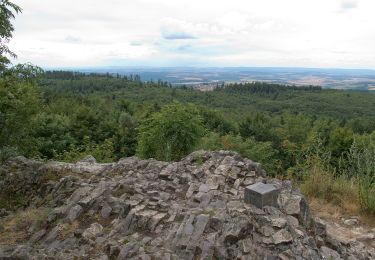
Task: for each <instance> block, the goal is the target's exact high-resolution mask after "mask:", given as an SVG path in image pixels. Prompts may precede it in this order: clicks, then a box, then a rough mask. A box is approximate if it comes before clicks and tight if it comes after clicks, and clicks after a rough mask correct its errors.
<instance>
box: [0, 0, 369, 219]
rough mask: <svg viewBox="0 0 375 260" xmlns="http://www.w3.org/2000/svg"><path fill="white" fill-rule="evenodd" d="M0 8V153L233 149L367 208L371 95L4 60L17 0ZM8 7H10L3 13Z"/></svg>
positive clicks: (52, 155) (160, 154)
mask: <svg viewBox="0 0 375 260" xmlns="http://www.w3.org/2000/svg"><path fill="white" fill-rule="evenodd" d="M6 3H8V5H3V6H2V7H1V8H4V10H5V11H4V12H3V13H4V14H5V17H2V19H3V21H5V22H4V23H1V26H2V28H1V29H2V30H1V32H0V34H1V37H2V39H5V41H1V42H0V43H1V48H0V49H1V55H0V57H1V60H0V160H1V161H4V160H6V159H7V158H9V157H12V156H17V155H23V156H26V157H28V158H36V159H40V160H59V161H67V162H71V161H77V160H80V159H82V158H83V157H85V156H86V155H89V154H90V155H93V156H94V157H95V158H96V159H97V160H98V161H99V162H109V161H114V160H118V159H120V158H123V157H128V156H134V155H136V156H139V157H141V158H155V159H158V160H168V161H174V160H179V159H181V158H182V157H184V156H186V155H187V154H189V153H190V152H192V151H195V150H199V149H204V150H221V149H224V150H234V151H237V152H238V153H240V154H241V155H242V156H244V157H247V158H250V159H252V160H253V161H257V162H260V163H262V165H263V167H264V168H265V169H266V170H267V172H268V174H269V175H270V176H277V177H279V178H283V179H292V180H294V181H295V182H296V183H298V184H299V185H300V187H301V189H302V190H303V191H304V192H305V194H307V195H308V196H314V197H318V198H321V199H324V200H327V201H330V202H333V203H335V204H341V205H342V206H343V207H345V205H346V204H348V202H352V204H353V205H359V207H360V209H361V210H362V211H363V212H367V213H369V214H374V213H375V161H374V158H375V140H374V139H375V110H374V107H375V95H374V94H372V93H367V92H355V91H347V90H346V91H344V90H330V89H322V88H321V87H319V86H307V87H297V86H287V85H276V84H268V83H261V82H253V83H246V84H232V85H228V86H225V87H222V88H217V89H216V90H214V91H210V92H201V91H197V90H194V89H193V88H188V87H182V88H176V87H172V86H171V85H170V84H169V83H168V82H164V81H160V80H159V81H155V82H152V81H151V82H143V81H142V79H141V78H140V77H139V76H138V75H127V76H124V75H118V74H115V75H112V74H108V73H107V74H90V73H79V72H72V71H46V72H44V71H43V70H42V69H40V68H39V67H37V66H34V65H31V64H19V65H14V66H13V65H11V64H10V60H9V58H8V57H10V56H12V57H14V56H15V54H14V53H12V52H11V51H10V50H9V49H8V47H7V44H6V43H7V41H8V40H9V39H10V38H11V37H12V32H13V30H14V28H13V26H12V24H11V23H10V20H11V19H12V18H13V17H14V14H13V12H19V11H20V9H17V8H18V7H17V6H14V5H9V4H11V3H10V2H8V1H6ZM10 10H13V12H12V11H10Z"/></svg>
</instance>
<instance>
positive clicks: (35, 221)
mask: <svg viewBox="0 0 375 260" xmlns="http://www.w3.org/2000/svg"><path fill="white" fill-rule="evenodd" d="M49 212H50V209H49V208H29V209H26V210H23V211H18V212H15V213H13V214H11V215H9V216H7V217H5V218H4V219H2V220H1V222H0V245H13V244H17V243H20V242H24V241H25V240H26V239H27V238H28V233H27V230H28V229H29V228H30V227H31V226H32V225H35V228H36V229H38V228H41V227H42V226H43V225H44V223H45V221H46V219H47V216H48V214H49Z"/></svg>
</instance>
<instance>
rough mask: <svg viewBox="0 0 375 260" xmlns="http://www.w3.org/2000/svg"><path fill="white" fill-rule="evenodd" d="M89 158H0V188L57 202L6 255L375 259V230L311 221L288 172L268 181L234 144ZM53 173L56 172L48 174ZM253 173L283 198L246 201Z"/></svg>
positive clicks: (42, 202)
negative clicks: (334, 230)
mask: <svg viewBox="0 0 375 260" xmlns="http://www.w3.org/2000/svg"><path fill="white" fill-rule="evenodd" d="M89 161H90V160H89ZM89 161H88V162H78V163H74V164H72V163H60V162H48V163H45V164H44V163H41V162H36V161H32V160H27V159H26V158H19V159H15V160H10V161H9V162H8V163H5V164H3V165H0V180H1V181H0V190H2V189H6V188H11V189H12V190H14V191H15V195H21V194H22V195H25V196H26V197H27V199H26V204H27V205H30V207H32V208H33V209H38V208H39V207H41V206H42V207H50V208H51V213H50V214H49V215H48V218H47V221H45V222H44V221H42V222H41V223H42V224H38V225H34V224H33V225H32V226H31V227H30V226H28V227H26V228H25V230H26V231H27V232H29V233H30V235H31V234H33V235H32V236H31V238H29V237H26V238H25V241H20V242H17V243H18V244H17V245H16V246H12V247H9V246H8V247H7V246H4V245H0V257H3V258H4V257H5V258H8V259H9V257H13V258H16V259H45V258H46V257H47V258H49V259H103V260H104V259H145V260H149V259H170V260H174V259H176V260H177V259H298V260H300V259H319V258H320V257H322V256H324V257H329V256H333V257H340V258H345V259H375V252H374V250H373V249H371V248H369V247H368V245H371V243H373V237H374V236H373V233H375V232H372V231H371V232H369V233H368V234H363V236H360V237H358V239H357V240H352V241H342V239H341V240H339V239H338V238H336V237H334V236H333V235H332V234H327V229H326V226H325V224H324V222H323V221H321V220H319V219H314V220H313V221H310V219H311V216H310V213H309V210H308V205H307V202H306V200H305V198H304V197H303V195H302V194H301V193H300V191H299V190H298V189H295V188H294V187H293V185H292V183H291V182H290V181H280V180H277V179H272V180H266V178H265V177H266V176H265V172H264V170H263V169H262V168H261V166H260V165H259V164H257V163H254V162H252V161H251V160H248V159H243V158H241V157H240V156H239V155H238V154H236V153H234V152H230V151H219V152H204V151H201V152H199V153H193V154H191V155H189V156H187V157H186V158H184V159H182V160H181V161H179V162H173V163H168V162H159V161H156V160H140V159H139V158H136V157H130V158H124V159H121V160H120V161H119V162H116V163H110V164H99V163H95V162H93V161H91V162H89ZM51 173H52V174H56V175H57V176H58V177H57V178H56V179H55V178H52V179H51V180H49V181H48V182H46V181H45V177H46V176H50V174H51ZM44 174H48V175H44ZM255 182H267V183H268V184H269V185H273V186H272V187H274V189H276V190H278V191H279V192H280V193H279V196H278V200H277V202H278V203H277V204H274V201H273V203H271V204H273V206H265V204H267V203H263V202H262V203H263V204H262V205H260V206H261V208H258V207H256V206H254V205H253V204H248V203H245V202H244V199H245V198H246V194H245V193H246V186H248V185H249V184H253V183H255ZM273 199H274V197H273ZM266 202H267V201H266ZM83 212H85V215H83ZM7 214H9V215H10V216H11V215H12V214H13V212H9V213H7ZM40 228H42V230H41V231H39V232H35V231H36V230H38V229H40ZM2 241H4V240H2ZM39 241H41V243H39ZM362 242H363V243H362Z"/></svg>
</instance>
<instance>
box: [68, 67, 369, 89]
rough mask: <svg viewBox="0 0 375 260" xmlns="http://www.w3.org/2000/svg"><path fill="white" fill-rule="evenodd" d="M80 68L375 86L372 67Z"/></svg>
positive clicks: (201, 80) (213, 79) (174, 77)
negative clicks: (370, 68)
mask: <svg viewBox="0 0 375 260" xmlns="http://www.w3.org/2000/svg"><path fill="white" fill-rule="evenodd" d="M67 69H68V70H75V71H80V72H96V73H107V72H108V73H111V74H116V73H118V74H120V75H130V74H137V75H140V76H141V79H142V80H144V81H151V80H152V81H158V80H162V81H168V82H170V83H172V84H173V85H202V84H207V83H211V84H212V83H214V84H216V83H221V82H237V83H238V82H252V81H265V82H271V83H277V84H295V85H320V86H322V87H324V88H336V89H356V90H368V89H373V87H374V86H375V70H368V69H320V68H276V67H263V68H262V67H227V68H215V67H206V68H198V67H159V68H158V67H91V68H90V67H81V68H74V67H72V68H64V70H67Z"/></svg>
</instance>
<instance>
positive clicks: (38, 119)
mask: <svg viewBox="0 0 375 260" xmlns="http://www.w3.org/2000/svg"><path fill="white" fill-rule="evenodd" d="M69 125H70V122H69V118H68V117H67V116H63V115H59V114H47V113H45V112H43V113H40V114H37V115H36V116H35V117H34V118H33V122H32V132H33V136H34V138H35V141H36V144H37V154H38V155H40V156H41V157H45V158H47V159H52V158H53V157H54V155H55V154H61V153H63V152H64V151H66V150H67V149H68V148H69V146H70V145H72V144H74V142H75V140H74V139H73V137H72V136H71V134H70V132H69Z"/></svg>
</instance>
